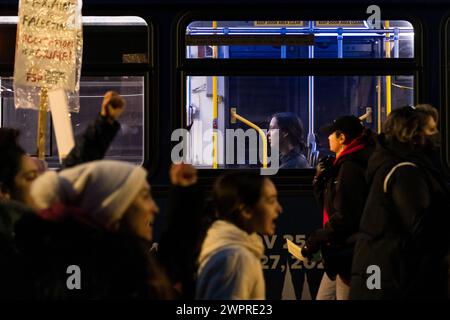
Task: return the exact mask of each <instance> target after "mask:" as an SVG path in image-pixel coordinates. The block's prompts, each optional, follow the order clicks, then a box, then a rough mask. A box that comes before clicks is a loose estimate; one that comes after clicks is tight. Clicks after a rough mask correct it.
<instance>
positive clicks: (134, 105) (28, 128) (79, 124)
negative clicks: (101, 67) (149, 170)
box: [0, 76, 144, 167]
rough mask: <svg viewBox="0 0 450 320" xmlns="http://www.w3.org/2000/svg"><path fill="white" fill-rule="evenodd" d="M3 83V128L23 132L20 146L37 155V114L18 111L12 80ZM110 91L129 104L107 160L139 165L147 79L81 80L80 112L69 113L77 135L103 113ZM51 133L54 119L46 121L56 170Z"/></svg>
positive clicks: (48, 158) (49, 153) (50, 156)
mask: <svg viewBox="0 0 450 320" xmlns="http://www.w3.org/2000/svg"><path fill="white" fill-rule="evenodd" d="M0 83H1V88H2V91H1V99H0V109H1V111H2V112H1V115H2V117H1V126H2V127H14V128H17V129H20V131H21V136H20V143H21V145H22V146H23V147H24V148H25V150H26V151H27V152H28V153H29V154H31V155H35V154H36V134H37V123H38V111H36V110H29V109H15V107H14V94H13V86H12V78H11V77H10V78H5V77H2V78H0ZM108 90H114V91H116V92H118V93H119V94H120V95H122V96H123V97H124V98H125V100H126V102H127V104H126V109H125V112H124V113H123V114H122V116H121V117H120V119H119V122H120V124H121V128H120V131H119V132H118V134H117V136H116V137H115V139H114V140H113V142H112V144H111V146H110V148H109V150H108V152H107V154H106V157H105V158H106V159H115V160H124V161H129V162H133V163H136V164H140V163H142V162H143V147H144V142H143V141H144V140H143V131H144V130H143V121H144V120H143V119H144V117H143V114H144V77H139V76H122V77H81V81H80V111H79V113H71V114H70V115H71V120H72V127H73V130H74V134H75V135H79V134H82V133H83V132H84V130H85V129H86V128H87V126H88V125H89V124H92V123H94V121H95V119H96V117H97V116H98V114H99V112H100V106H101V103H102V100H103V95H104V94H105V92H106V91H108ZM52 130H53V129H52V123H51V119H47V138H46V161H47V162H48V163H49V165H50V166H51V167H57V166H58V152H57V146H56V140H55V137H54V135H53V133H52Z"/></svg>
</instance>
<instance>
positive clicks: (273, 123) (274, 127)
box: [267, 117, 280, 148]
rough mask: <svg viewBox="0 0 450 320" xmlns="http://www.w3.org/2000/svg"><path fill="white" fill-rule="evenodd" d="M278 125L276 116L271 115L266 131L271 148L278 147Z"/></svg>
mask: <svg viewBox="0 0 450 320" xmlns="http://www.w3.org/2000/svg"><path fill="white" fill-rule="evenodd" d="M279 129H280V128H279V127H278V121H277V118H275V117H273V118H272V120H270V124H269V132H268V133H267V140H268V141H269V144H270V146H271V147H272V148H274V147H278V148H279V141H280V131H279Z"/></svg>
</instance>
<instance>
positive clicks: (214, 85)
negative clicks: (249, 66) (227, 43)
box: [212, 21, 219, 169]
mask: <svg viewBox="0 0 450 320" xmlns="http://www.w3.org/2000/svg"><path fill="white" fill-rule="evenodd" d="M212 27H213V29H217V21H213V22H212ZM212 49H213V59H217V58H218V57H219V55H218V48H217V46H213V47H212ZM212 99H213V137H212V138H213V169H217V145H218V143H217V130H218V123H217V114H218V112H217V109H218V105H217V76H213V77H212Z"/></svg>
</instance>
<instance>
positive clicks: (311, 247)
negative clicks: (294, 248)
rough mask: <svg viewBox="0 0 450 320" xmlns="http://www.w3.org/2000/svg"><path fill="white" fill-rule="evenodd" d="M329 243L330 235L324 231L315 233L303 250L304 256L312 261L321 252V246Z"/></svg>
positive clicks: (320, 230) (307, 240)
mask: <svg viewBox="0 0 450 320" xmlns="http://www.w3.org/2000/svg"><path fill="white" fill-rule="evenodd" d="M327 241H328V235H327V233H326V232H325V230H323V229H319V230H316V231H314V232H313V233H312V234H311V235H310V236H309V237H308V239H306V243H305V245H304V246H303V248H302V256H304V257H305V258H308V259H310V260H311V259H312V257H313V255H314V254H315V253H316V252H317V251H319V250H320V248H321V246H322V245H323V244H324V243H326V242H327Z"/></svg>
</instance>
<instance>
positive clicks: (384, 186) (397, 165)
mask: <svg viewBox="0 0 450 320" xmlns="http://www.w3.org/2000/svg"><path fill="white" fill-rule="evenodd" d="M403 166H412V167H416V168H417V165H416V164H415V163H413V162H408V161H405V162H400V163H397V164H396V165H395V166H394V167H392V169H391V171H389V173H388V174H387V175H386V177H385V178H384V183H383V191H384V193H387V188H388V183H389V179H390V178H391V176H392V175H393V174H394V172H395V170H397V168H400V167H403Z"/></svg>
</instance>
